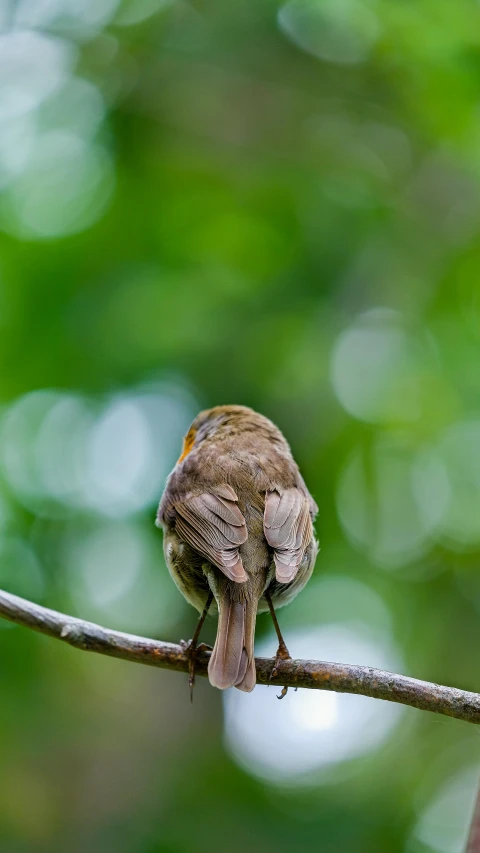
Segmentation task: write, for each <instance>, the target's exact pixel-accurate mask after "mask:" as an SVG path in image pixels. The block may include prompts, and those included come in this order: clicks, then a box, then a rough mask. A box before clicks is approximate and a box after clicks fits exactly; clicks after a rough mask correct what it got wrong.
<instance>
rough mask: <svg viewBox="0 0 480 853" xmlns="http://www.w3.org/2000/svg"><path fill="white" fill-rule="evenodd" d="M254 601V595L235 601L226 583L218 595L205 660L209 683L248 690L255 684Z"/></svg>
mask: <svg viewBox="0 0 480 853" xmlns="http://www.w3.org/2000/svg"><path fill="white" fill-rule="evenodd" d="M236 597H237V596H236ZM257 604H258V602H257V597H256V596H254V597H253V598H248V599H245V600H242V601H235V600H234V597H233V595H232V592H231V589H230V588H229V587H228V586H227V587H225V588H224V589H223V590H222V595H221V596H219V598H218V609H219V613H218V629H217V639H216V640H215V646H214V648H213V652H212V655H211V658H210V661H209V664H208V677H209V679H210V684H212V685H213V686H214V687H218V688H220V690H225V689H226V688H227V687H238V689H239V690H244V691H245V692H247V693H249V692H250V691H251V690H253V688H254V687H255V681H256V671H255V658H254V654H253V645H254V640H255V621H256V616H257Z"/></svg>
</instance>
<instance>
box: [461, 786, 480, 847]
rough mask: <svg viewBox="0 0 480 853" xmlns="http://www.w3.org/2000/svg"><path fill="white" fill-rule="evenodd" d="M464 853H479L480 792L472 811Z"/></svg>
mask: <svg viewBox="0 0 480 853" xmlns="http://www.w3.org/2000/svg"><path fill="white" fill-rule="evenodd" d="M465 853H480V790H479V791H478V793H477V798H476V801H475V806H474V809H473V815H472V822H471V824H470V832H469V835H468V842H467V848H466V851H465Z"/></svg>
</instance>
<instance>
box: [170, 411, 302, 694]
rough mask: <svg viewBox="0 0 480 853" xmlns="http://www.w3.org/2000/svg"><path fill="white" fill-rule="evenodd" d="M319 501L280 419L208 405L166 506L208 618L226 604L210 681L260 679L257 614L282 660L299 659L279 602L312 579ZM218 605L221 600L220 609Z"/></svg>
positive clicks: (177, 559)
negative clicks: (290, 646) (272, 633)
mask: <svg viewBox="0 0 480 853" xmlns="http://www.w3.org/2000/svg"><path fill="white" fill-rule="evenodd" d="M317 511H318V508H317V506H316V504H315V501H314V500H313V498H312V497H311V495H310V493H309V491H308V489H307V487H306V485H305V483H304V481H303V478H302V476H301V474H300V472H299V470H298V466H297V465H296V463H295V461H294V459H293V456H292V453H291V450H290V447H289V446H288V444H287V442H286V440H285V438H284V437H283V435H282V433H281V432H280V430H279V429H277V427H276V426H275V425H274V424H273V423H272V422H271V421H269V420H268V418H265V417H263V415H259V414H257V412H254V411H253V410H252V409H249V408H247V407H246V406H216V407H215V408H213V409H208V410H207V411H204V412H201V413H200V414H199V415H198V416H197V417H196V418H195V420H194V422H193V423H192V425H191V427H190V429H189V431H188V433H187V435H186V437H185V439H184V442H183V450H182V454H181V456H180V458H179V460H178V462H177V464H176V466H175V468H174V469H173V471H172V473H171V474H170V476H169V478H168V480H167V484H166V487H165V491H164V493H163V497H162V500H161V502H160V506H159V509H158V515H157V524H158V525H159V526H162V527H163V529H164V551H165V559H166V562H167V565H168V568H169V571H170V574H171V575H172V578H173V580H174V581H175V583H176V584H177V586H178V588H179V589H180V591H181V592H182V593H183V595H184V596H185V598H186V599H187V601H189V602H190V604H193V606H194V607H196V608H197V610H198V611H199V612H200V613H201V614H202V618H201V619H200V621H199V624H198V627H197V630H196V632H195V635H194V639H193V640H192V641H191V643H190V644H189V653H190V656H191V658H190V659H191V669H190V686H191V687H192V686H193V679H194V659H195V652H196V649H197V645H196V643H197V640H198V636H199V632H200V628H201V626H202V624H203V621H204V619H205V616H206V615H207V612H208V610H209V608H210V605H211V604H212V603H213V601H214V602H215V603H214V607H216V608H217V609H218V629H217V638H216V642H215V646H214V649H213V652H212V655H211V657H210V661H209V665H208V675H209V679H210V683H211V684H212V685H213V686H214V687H219V688H220V689H221V690H223V689H225V688H226V687H232V686H233V687H238V689H239V690H245V691H250V690H253V688H254V687H255V681H256V673H255V659H254V654H253V644H254V636H255V622H256V616H257V612H262V611H266V610H270V612H271V614H272V618H273V621H274V625H275V629H276V631H277V635H278V640H279V648H278V652H277V661H276V662H277V664H278V662H279V660H281V659H286V658H289V657H290V656H289V653H288V650H287V647H286V645H285V643H284V641H283V638H282V636H281V633H280V629H279V627H278V623H277V620H276V616H275V611H274V606H275V607H281V606H283V605H284V604H288V603H289V602H290V601H291V600H292V599H293V598H294V597H295V596H296V595H297V593H298V592H299V591H300V590H301V589H302V588H303V587H304V586H305V584H306V583H307V581H308V579H309V578H310V576H311V574H312V571H313V567H314V564H315V558H316V555H317V550H318V546H317V542H316V540H315V536H314V532H313V525H312V522H313V520H314V518H315V515H316V513H317ZM212 609H213V608H212Z"/></svg>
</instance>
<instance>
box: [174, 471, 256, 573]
mask: <svg viewBox="0 0 480 853" xmlns="http://www.w3.org/2000/svg"><path fill="white" fill-rule="evenodd" d="M237 501H238V498H237V495H236V494H235V492H234V491H233V489H232V488H231V487H230V486H228V485H226V484H222V485H220V486H217V487H215V489H212V491H211V492H205V493H204V494H202V495H194V496H193V497H189V498H186V499H185V500H182V501H179V502H178V503H175V505H174V509H175V516H176V518H175V529H176V531H177V533H178V535H179V536H180V538H181V539H184V540H185V542H188V544H189V545H190V546H191V547H192V548H194V549H195V551H198V552H199V554H201V555H202V556H203V557H205V559H206V560H208V561H209V562H210V563H212V564H213V565H214V566H216V567H217V569H220V571H221V572H223V574H224V575H226V576H227V578H230V580H232V581H237V582H238V583H243V582H244V581H246V580H247V575H246V573H245V569H244V568H243V563H242V559H241V557H240V555H239V553H238V547H239V545H243V543H244V542H246V541H247V537H248V533H247V526H246V524H245V519H244V517H243V515H242V513H241V512H240V509H239V508H238V506H237Z"/></svg>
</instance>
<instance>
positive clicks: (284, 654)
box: [270, 643, 292, 699]
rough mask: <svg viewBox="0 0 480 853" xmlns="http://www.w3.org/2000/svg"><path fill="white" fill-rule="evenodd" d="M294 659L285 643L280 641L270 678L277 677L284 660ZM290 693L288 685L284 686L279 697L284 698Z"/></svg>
mask: <svg viewBox="0 0 480 853" xmlns="http://www.w3.org/2000/svg"><path fill="white" fill-rule="evenodd" d="M286 660H292V657H291V655H290V652H289V651H288V649H287V647H286V645H285V643H280V645H279V647H278V649H277V654H276V655H275V663H274V665H273V668H272V671H271V673H270V679H272V678H275V676H276V675H277V674H278V667H279V666H280V665H281V663H282V661H286ZM287 693H288V687H282V692H281V693H280V695H279V696H277V699H283V698H284V697H285V696H286V695H287Z"/></svg>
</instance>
